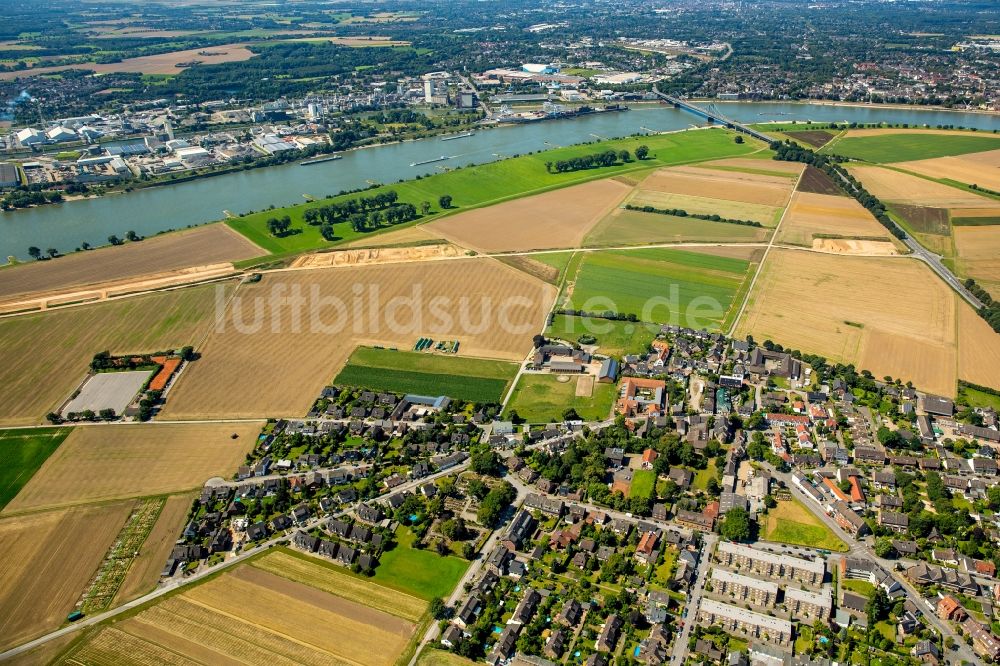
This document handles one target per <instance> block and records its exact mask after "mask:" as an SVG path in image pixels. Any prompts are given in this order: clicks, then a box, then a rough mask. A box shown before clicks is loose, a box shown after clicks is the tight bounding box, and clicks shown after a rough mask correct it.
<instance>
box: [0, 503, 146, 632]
mask: <svg viewBox="0 0 1000 666" xmlns="http://www.w3.org/2000/svg"><path fill="white" fill-rule="evenodd" d="M133 504H134V502H131V501H126V502H117V503H114V504H105V505H101V506H93V507H78V508H72V509H65V510H60V511H45V512H41V513H32V514H29V515H25V516H16V517H10V518H0V562H3V566H2V567H0V650H2V649H4V648H8V647H11V646H13V645H16V644H18V643H23V642H25V641H26V640H28V639H30V638H33V637H34V636H37V635H39V634H42V633H45V632H47V631H52V630H55V629H56V628H58V627H59V625H61V624H62V623H63V622H64V621H65V619H66V614H67V613H69V612H70V611H71V610H73V607H74V606H75V604H76V602H77V601H78V600H79V598H80V595H81V594H82V593H83V591H84V589H85V588H86V587H87V585H88V583H89V582H90V579H91V576H93V575H94V573H95V572H96V571H97V567H98V565H100V563H101V561H102V560H103V559H104V554H105V553H106V552H107V550H108V548H109V547H110V546H111V544H112V542H113V541H114V540H115V537H116V536H117V535H118V532H119V530H121V528H122V526H123V525H124V524H125V519H126V518H127V517H128V515H129V513H130V512H131V510H132V506H133ZM161 566H162V564H161Z"/></svg>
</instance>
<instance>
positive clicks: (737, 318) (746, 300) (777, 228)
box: [724, 169, 806, 336]
mask: <svg viewBox="0 0 1000 666" xmlns="http://www.w3.org/2000/svg"><path fill="white" fill-rule="evenodd" d="M805 172H806V170H805V169H803V170H802V172H801V173H799V177H798V178H796V179H795V187H793V188H792V192H797V191H798V189H799V184H800V183H801V182H802V177H803V175H804V174H805ZM790 208H791V206H785V209H784V211H782V213H781V218H779V219H778V224H776V225H775V226H774V233H772V234H771V238H770V240H769V241H768V242H767V246H766V247H765V248H764V256H762V257H761V258H760V263H759V264H757V269H756V270H755V271H754V272H753V277H751V278H750V284H749V285H748V286H747V288H746V292H745V293H744V294H743V301H742V302H741V303H740V308H739V310H737V311H736V315H735V316H734V317H733V320H732V324H731V325H730V326H729V330H728V331H724V332H725V334H726V335H728V336H732V335H733V331H735V330H736V327H737V326H739V325H740V320H741V319H743V314H744V313H745V312H746V309H747V304H748V303H749V302H750V297H751V296H752V295H753V289H754V287H755V286H757V279H758V278H759V277H760V272H761V270H762V269H763V268H764V264H766V263H767V257H768V255H769V254H770V253H771V248H772V247H774V245H775V243H774V241H775V239H776V238H777V237H778V233H779V232H780V231H781V224H782V222H784V221H785V216H787V215H788V211H789V209H790Z"/></svg>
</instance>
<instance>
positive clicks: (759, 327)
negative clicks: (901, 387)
mask: <svg viewBox="0 0 1000 666" xmlns="http://www.w3.org/2000/svg"><path fill="white" fill-rule="evenodd" d="M886 294H892V295H893V297H892V298H886ZM955 298H956V297H955V295H954V294H953V292H952V291H951V290H950V289H949V288H948V287H947V286H946V285H945V283H944V282H942V281H940V280H939V279H938V278H937V277H936V276H935V275H934V274H933V273H932V272H931V271H930V269H929V268H927V267H925V266H924V265H923V264H920V263H918V262H916V261H913V260H909V259H898V258H896V259H883V258H874V257H844V256H835V255H829V254H819V253H815V252H801V251H797V250H783V249H775V250H774V251H773V252H771V253H770V254H769V255H768V259H767V261H766V262H765V263H764V267H763V270H762V271H761V273H760V277H759V279H758V281H757V284H756V285H755V287H754V289H753V291H752V292H751V294H750V299H749V301H748V303H747V309H746V311H745V312H744V314H743V316H742V318H741V319H740V321H739V322H738V325H737V329H736V333H737V337H743V336H744V335H746V334H748V333H749V334H752V335H753V336H754V337H755V338H756V339H758V340H765V339H771V340H774V341H776V342H780V343H781V344H783V345H785V346H786V347H792V348H796V349H801V350H803V351H807V352H811V353H816V354H820V355H822V356H825V357H827V358H828V359H830V360H833V361H839V362H844V363H855V364H857V366H858V368H859V369H867V370H870V371H871V372H873V373H874V374H875V376H877V377H882V376H883V375H891V376H893V377H899V378H901V379H903V380H904V381H908V380H912V381H913V383H914V384H915V385H916V386H917V387H918V388H919V389H921V390H924V391H929V392H933V393H940V394H942V395H954V394H955V390H956V382H957V379H958V377H957V374H956V370H957V349H956V343H957V335H956V326H955V317H956V312H955Z"/></svg>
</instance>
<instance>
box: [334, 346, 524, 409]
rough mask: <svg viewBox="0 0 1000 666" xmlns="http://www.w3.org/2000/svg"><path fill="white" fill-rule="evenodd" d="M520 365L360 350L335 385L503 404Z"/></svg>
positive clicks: (453, 357) (420, 353) (473, 359)
mask: <svg viewBox="0 0 1000 666" xmlns="http://www.w3.org/2000/svg"><path fill="white" fill-rule="evenodd" d="M516 374H517V364H516V363H509V362H507V361H492V360H487V359H478V358H466V357H462V356H445V355H443V354H430V353H426V352H408V351H392V350H389V349H374V348H371V347H358V348H357V349H356V350H354V353H353V354H352V355H351V358H350V359H349V360H348V361H347V365H346V366H344V369H343V370H341V371H340V374H338V375H337V378H336V379H334V380H333V383H334V384H337V385H341V386H356V387H359V388H366V389H371V390H373V391H392V392H394V393H416V394H418V395H431V396H436V395H447V396H448V397H450V398H454V399H456V400H469V401H472V402H500V401H501V400H503V396H504V392H505V391H506V390H507V386H508V385H509V384H510V381H511V380H512V379H513V378H514V375H516Z"/></svg>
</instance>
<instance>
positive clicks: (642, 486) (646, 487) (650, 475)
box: [629, 469, 656, 499]
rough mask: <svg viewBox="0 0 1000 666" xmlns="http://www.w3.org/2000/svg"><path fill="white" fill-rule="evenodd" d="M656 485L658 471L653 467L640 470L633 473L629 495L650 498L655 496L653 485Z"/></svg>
mask: <svg viewBox="0 0 1000 666" xmlns="http://www.w3.org/2000/svg"><path fill="white" fill-rule="evenodd" d="M655 485H656V472H654V471H653V470H651V469H643V470H639V471H638V472H636V473H635V474H633V475H632V485H631V487H630V488H629V497H642V498H644V499H649V498H651V497H652V496H653V487H654V486H655Z"/></svg>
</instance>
